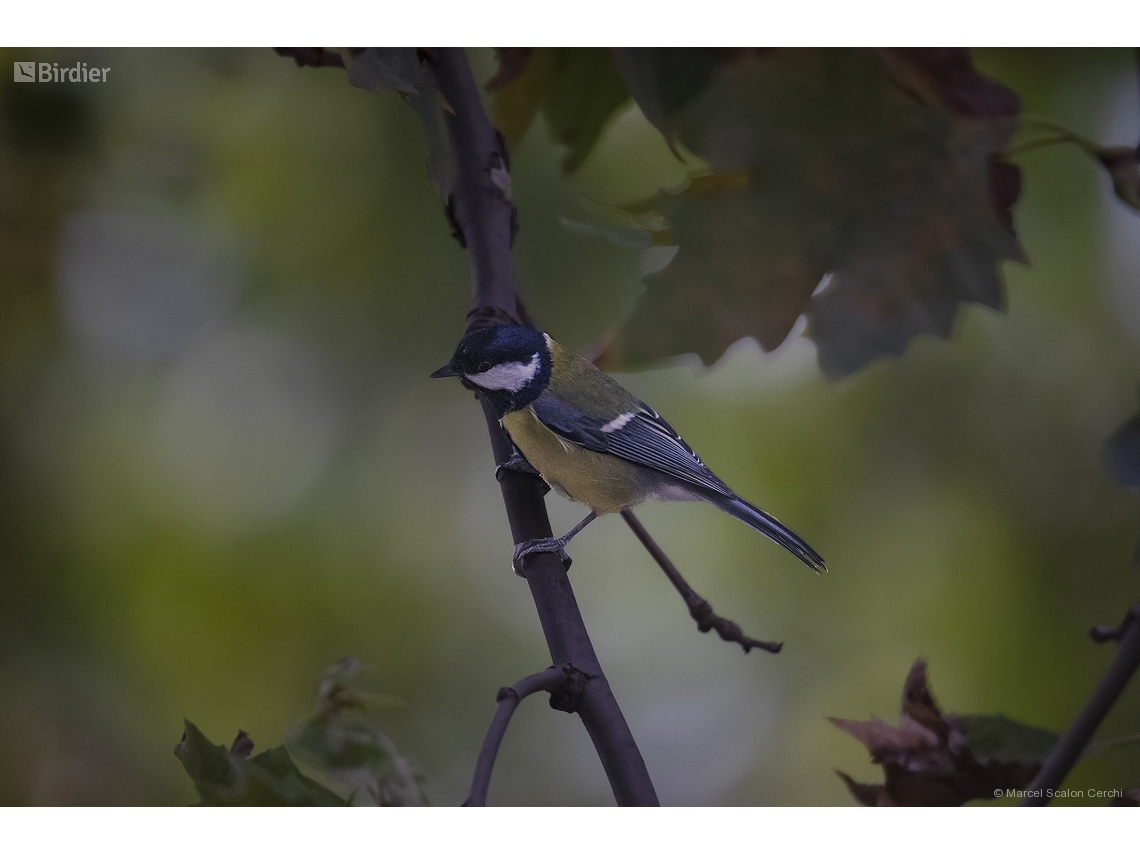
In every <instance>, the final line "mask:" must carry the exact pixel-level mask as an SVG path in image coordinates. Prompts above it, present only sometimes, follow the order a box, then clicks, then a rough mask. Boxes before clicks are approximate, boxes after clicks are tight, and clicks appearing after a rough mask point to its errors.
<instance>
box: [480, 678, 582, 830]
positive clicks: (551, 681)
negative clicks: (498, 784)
mask: <svg viewBox="0 0 1140 855" xmlns="http://www.w3.org/2000/svg"><path fill="white" fill-rule="evenodd" d="M574 673H576V672H575V671H574V669H573V668H572V667H571V666H570V665H551V666H550V667H549V668H547V669H546V670H545V671H539V672H538V673H537V674H531V675H530V676H529V677H523V678H522V679H521V680H519V681H518V682H517V683H515V684H514V685H513V686H504V687H503V688H501V689H499V694H498V695H496V696H495V700H496V701H498V703H499V706H498V707H497V708H496V709H495V715H494V716H493V717H492V718H491V723H490V724H489V725H487V734H486V736H484V737H483V747H482V748H480V749H479V759H478V760H477V761H476V762H475V774H474V776H473V778H472V780H471V791H470V792H469V793H468V794H467V801H465V802H464V803H463V806H464V807H486V806H487V788H488V787H490V785H491V770H492V769H494V767H495V756H496V755H497V754H498V753H499V745H500V744H501V743H502V741H503V736H504V734H506V732H507V725H508V724H510V721H511V716H512V715H514V712H515V709H516V708H517V707H518V705H519V703H520V702H521V701H522V699H523V698H525V697H526V696H527V695H533V694H534V693H535V692H541V691H547V692H555V691H557V690H558V689H560V688H561V687H562V686H563V685H564V684H565V683H566V682H567V681H568V680H569V678H570V675H572V674H574ZM551 703H552V704H553V703H554V698H553V697H552V698H551Z"/></svg>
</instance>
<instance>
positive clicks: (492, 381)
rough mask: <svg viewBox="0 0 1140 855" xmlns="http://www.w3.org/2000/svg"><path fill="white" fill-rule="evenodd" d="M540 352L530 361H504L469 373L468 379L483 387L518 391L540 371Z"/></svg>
mask: <svg viewBox="0 0 1140 855" xmlns="http://www.w3.org/2000/svg"><path fill="white" fill-rule="evenodd" d="M538 364H539V359H538V354H537V353H536V354H535V355H534V356H532V357H531V358H530V362H527V363H522V362H504V363H503V364H502V365H496V366H495V367H494V368H491V369H490V370H488V371H484V372H483V373H482V374H468V375H467V379H468V380H470V381H471V382H472V383H474V384H475V385H476V386H479V387H481V388H483V389H492V390H495V391H502V392H518V391H519V390H520V389H522V388H523V387H524V386H526V384H527V383H529V382H530V381H531V380H533V379H534V375H536V374H537V373H538Z"/></svg>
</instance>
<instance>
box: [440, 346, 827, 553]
mask: <svg viewBox="0 0 1140 855" xmlns="http://www.w3.org/2000/svg"><path fill="white" fill-rule="evenodd" d="M431 376H432V377H436V378H438V377H457V378H459V380H460V382H461V383H462V384H463V385H464V386H465V387H467V388H468V389H472V390H474V391H476V392H477V393H478V394H480V395H482V396H484V397H485V398H486V400H487V401H488V402H489V403H490V405H491V407H492V408H493V409H494V411H495V414H496V415H497V416H498V419H499V423H500V424H501V425H502V427H503V429H504V430H505V431H506V432H507V435H508V436H509V437H510V439H511V442H512V443H513V444H514V447H515V449H516V450H517V452H518V454H517V455H515V456H513V457H512V459H511V461H510V462H509V463H508V464H507V465H508V467H509V468H512V469H521V470H523V471H536V472H537V473H538V474H539V475H540V476H541V477H542V479H543V480H544V481H545V482H546V483H547V484H549V485H550V486H551V487H553V488H554V490H555V491H556V492H558V493H559V494H561V495H563V496H565V497H566V498H568V499H571V500H573V501H575V502H579V503H580V504H583V505H585V506H586V507H588V508H589V509H590V513H589V514H588V515H587V516H586V518H585V519H584V520H582V522H580V523H578V525H576V526H574V528H572V529H571V530H570V531H569V532H568V533H567V534H565V535H563V536H562V537H558V538H555V537H545V538H535V539H532V540H527V541H524V542H523V543H520V544H517V545H516V546H515V551H514V557H513V560H512V565H513V567H514V569H515V572H516V573H518V574H519V575H524V573H523V559H524V558H526V556H528V555H532V554H534V553H536V552H553V553H555V554H557V555H559V556H560V557H561V558H562V560H563V561H564V562H565V565H566V566H567V567H569V563H570V558H569V556H568V555H567V554H566V551H565V547H566V544H567V543H569V542H570V539H571V538H573V537H574V536H575V535H577V534H578V533H579V532H581V531H582V529H584V528H585V527H586V526H587V525H589V523H591V522H592V521H593V520H594V519H596V518H597V517H599V516H602V515H604V514H611V513H618V512H620V511H623V510H625V509H627V508H631V507H633V506H634V505H638V504H640V503H641V502H643V501H645V500H647V499H659V500H665V501H703V502H708V503H709V504H711V505H713V506H715V507H717V508H720V509H721V510H722V511H725V512H726V513H728V514H730V515H731V516H733V517H735V518H736V519H738V520H740V521H741V522H743V523H744V524H745V525H748V526H751V527H752V528H754V529H755V530H756V531H758V532H760V533H761V534H763V535H765V536H767V537H768V538H770V539H771V540H773V541H775V542H776V543H778V544H779V545H780V546H782V547H784V549H786V550H788V551H789V552H790V553H792V555H794V556H796V558H798V559H800V561H802V562H803V563H804V564H806V565H807V566H808V567H810V568H811V569H812V570H814V571H815V572H817V573H819V572H821V571H823V570H826V569H827V566H826V564H825V563H824V560H823V558H822V557H820V555H819V553H818V552H816V551H815V550H814V549H812V548H811V547H810V546H809V545H808V544H807V542H806V541H804V540H803V538H801V537H800V536H799V535H797V534H796V533H795V532H793V531H792V530H791V529H790V528H788V527H787V526H786V525H784V524H783V523H781V522H780V521H779V520H777V519H776V518H775V517H774V516H772V515H771V514H769V513H767V512H766V511H763V510H761V509H760V508H758V507H756V506H755V505H751V504H749V503H748V502H746V501H745V500H744V499H742V498H741V497H740V496H738V495H737V494H736V493H734V492H733V491H732V490H731V489H730V488H729V487H728V486H727V485H726V484H725V483H724V481H722V480H721V479H720V478H718V477H717V476H716V475H714V474H713V472H712V471H711V470H710V469H709V468H708V467H707V466H705V464H704V463H702V462H701V459H700V458H699V457H698V456H697V455H696V454H695V453H694V452H693V450H692V449H691V448H690V447H689V445H688V443H686V442H685V440H683V439H682V438H681V437H680V435H679V434H678V433H677V431H675V430H673V428H672V427H671V426H670V425H669V423H668V422H666V421H665V419H663V418H661V416H660V415H658V414H657V412H656V411H655V410H653V409H651V408H650V407H649V406H648V405H646V404H645V403H644V402H642V401H641V400H639V399H638V398H637V397H636V396H634V394H633V393H632V392H630V391H629V390H628V389H626V388H625V387H624V386H622V385H621V384H620V383H618V381H617V380H615V379H613V378H612V377H610V376H609V375H608V374H606V373H605V372H604V371H602V370H601V369H599V368H597V367H596V366H595V365H594V364H593V363H592V362H590V361H588V360H586V359H584V358H582V357H581V356H579V355H578V354H576V353H574V352H573V351H572V350H570V349H569V348H566V347H563V346H562V345H560V344H558V343H557V342H556V341H554V340H553V339H552V338H551V337H550V336H549V335H547V334H546V333H544V332H541V331H539V330H536V329H532V328H531V327H527V326H522V325H518V324H500V325H496V326H491V327H484V328H481V329H476V330H473V331H470V332H468V333H467V334H466V335H465V336H464V337H463V339H462V340H461V341H460V342H459V345H458V346H457V347H456V349H455V353H454V355H453V356H452V357H451V361H450V362H448V363H447V364H446V365H444V366H443V367H442V368H440V369H439V370H437V371H435V372H433V373H432V375H431Z"/></svg>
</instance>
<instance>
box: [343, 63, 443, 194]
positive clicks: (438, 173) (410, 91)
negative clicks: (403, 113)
mask: <svg viewBox="0 0 1140 855" xmlns="http://www.w3.org/2000/svg"><path fill="white" fill-rule="evenodd" d="M341 59H342V60H343V61H344V67H345V70H346V71H347V72H348V82H349V83H351V84H352V85H353V86H355V87H357V88H358V89H366V90H368V91H369V92H382V91H384V90H385V89H390V90H392V91H394V92H398V93H399V95H400V97H401V98H402V99H403V100H404V102H405V103H407V104H408V105H409V106H410V107H412V108H413V109H414V110H415V111H416V112H417V113H419V114H420V120H421V121H422V122H423V126H424V134H425V135H426V137H427V146H428V174H429V175H430V176H431V180H432V183H433V184H434V185H435V189H436V192H437V193H439V197H440V199H443V200H446V199H447V197H448V195H449V194H450V193H451V186H452V184H453V183H454V181H455V161H454V158H453V157H452V154H451V146H450V144H449V142H448V137H447V128H446V125H445V123H444V118H443V103H444V102H443V98H442V96H441V95H440V94H439V91H438V90H437V89H436V88H435V85H434V84H433V83H432V80H431V77H430V75H428V74H427V73H426V72H425V71H424V69H423V67H422V66H421V64H420V59H419V57H418V56H417V54H416V49H415V48H364V49H363V50H360V49H356V48H344V49H342V50H341Z"/></svg>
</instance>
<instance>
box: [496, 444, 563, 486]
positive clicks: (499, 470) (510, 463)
mask: <svg viewBox="0 0 1140 855" xmlns="http://www.w3.org/2000/svg"><path fill="white" fill-rule="evenodd" d="M504 472H518V473H520V474H522V475H534V476H535V477H537V478H542V473H540V472H539V471H538V470H537V469H535V468H534V467H533V466H531V465H530V463H529V462H528V461H527V459H526V458H525V457H523V456H522V455H521V454H519V450H518V449H517V448H512V449H511V456H510V457H508V458H507V460H506V461H505V462H504V463H500V464H499V465H498V466H496V467H495V480H496V481H502V480H503V473H504ZM542 487H543V491H542V492H543V495H545V494H546V493H548V492H549V491H550V485H549V484H547V483H546V481H543V482H542Z"/></svg>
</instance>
